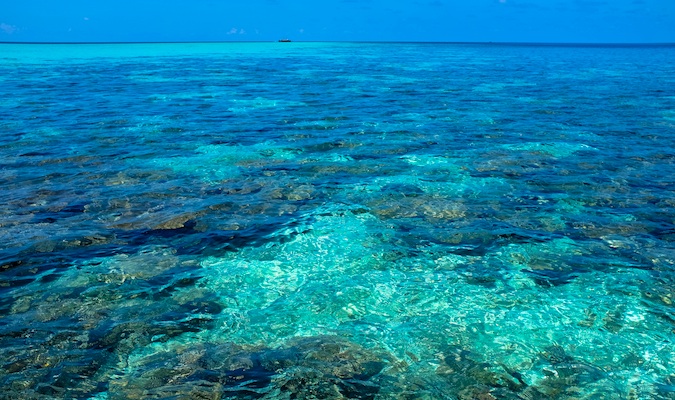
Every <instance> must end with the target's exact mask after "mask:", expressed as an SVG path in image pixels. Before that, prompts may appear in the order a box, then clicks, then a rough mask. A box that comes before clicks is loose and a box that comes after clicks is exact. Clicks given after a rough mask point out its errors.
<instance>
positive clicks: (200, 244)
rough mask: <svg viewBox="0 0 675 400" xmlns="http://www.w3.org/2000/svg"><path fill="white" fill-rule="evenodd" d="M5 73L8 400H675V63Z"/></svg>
mask: <svg viewBox="0 0 675 400" xmlns="http://www.w3.org/2000/svg"><path fill="white" fill-rule="evenodd" d="M0 55H1V56H0V57H1V58H0V116H1V118H0V129H1V132H2V135H0V152H1V153H0V154H1V158H0V162H1V164H2V165H1V167H0V182H1V184H2V188H3V190H2V192H0V226H1V227H2V229H1V230H0V291H1V292H2V294H1V296H0V310H1V311H0V316H1V318H0V346H1V347H0V348H1V349H2V351H1V352H0V387H1V388H2V389H1V390H2V396H4V397H7V396H14V397H18V398H22V397H26V396H27V397H40V396H43V397H46V398H50V397H53V398H82V399H87V398H95V399H126V398H228V397H238V398H269V399H272V398H363V399H368V398H376V399H377V398H400V399H413V398H414V399H435V398H456V399H473V398H487V399H490V398H504V399H545V398H552V399H558V398H560V399H573V398H574V399H577V398H582V399H595V398H603V399H604V398H608V399H671V398H675V356H674V354H675V344H674V343H673V340H674V339H675V304H673V302H674V301H675V285H674V284H675V246H674V245H673V240H674V239H675V211H674V206H675V200H674V199H675V196H673V188H674V187H675V186H674V185H675V182H674V181H675V174H674V173H673V171H675V166H674V162H675V150H674V149H675V48H673V47H606V48H603V47H555V46H487V45H428V44H327V43H324V44H303V43H284V44H277V43H273V44H180V45H176V44H162V45H106V46H102V45H97V46H94V45H27V46H24V45H0ZM312 396H314V397H312ZM481 396H483V397H481Z"/></svg>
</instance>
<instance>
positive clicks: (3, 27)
mask: <svg viewBox="0 0 675 400" xmlns="http://www.w3.org/2000/svg"><path fill="white" fill-rule="evenodd" d="M18 29H19V28H17V27H16V26H14V25H10V24H6V23H4V22H3V23H0V30H2V31H3V32H5V33H6V34H8V35H11V34H12V33H14V32H16V31H17V30H18Z"/></svg>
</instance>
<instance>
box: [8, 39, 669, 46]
mask: <svg viewBox="0 0 675 400" xmlns="http://www.w3.org/2000/svg"><path fill="white" fill-rule="evenodd" d="M277 42H278V41H276V40H274V41H271V40H237V41H223V40H206V41H192V40H190V41H134V42H129V41H97V42H42V41H20V42H16V41H7V42H5V41H0V44H40V45H45V44H59V45H64V44H67V45H77V44H87V45H88V44H226V43H277ZM291 43H374V44H460V45H461V44H472V45H539V46H664V47H669V46H675V42H500V41H497V42H495V41H399V40H308V41H300V40H299V41H292V42H291Z"/></svg>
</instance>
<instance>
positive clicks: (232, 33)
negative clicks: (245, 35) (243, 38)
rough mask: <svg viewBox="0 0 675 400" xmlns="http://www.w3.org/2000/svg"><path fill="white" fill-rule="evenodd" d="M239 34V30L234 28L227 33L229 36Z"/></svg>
mask: <svg viewBox="0 0 675 400" xmlns="http://www.w3.org/2000/svg"><path fill="white" fill-rule="evenodd" d="M237 32H239V30H238V29H237V28H232V29H230V30H229V31H228V32H227V34H228V35H235V34H236V33H237Z"/></svg>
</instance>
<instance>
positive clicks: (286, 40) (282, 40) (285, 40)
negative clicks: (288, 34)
mask: <svg viewBox="0 0 675 400" xmlns="http://www.w3.org/2000/svg"><path fill="white" fill-rule="evenodd" d="M279 41H280V42H283V43H288V42H290V41H291V39H279Z"/></svg>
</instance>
